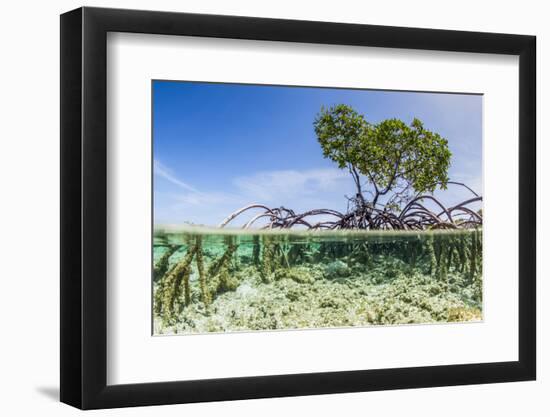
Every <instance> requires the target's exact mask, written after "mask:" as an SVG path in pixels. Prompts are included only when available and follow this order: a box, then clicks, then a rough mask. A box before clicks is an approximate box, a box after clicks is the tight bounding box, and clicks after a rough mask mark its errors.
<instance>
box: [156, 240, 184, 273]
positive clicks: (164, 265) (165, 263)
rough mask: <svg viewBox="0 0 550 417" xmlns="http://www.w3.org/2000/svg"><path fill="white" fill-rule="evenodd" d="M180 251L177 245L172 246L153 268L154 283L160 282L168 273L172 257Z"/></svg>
mask: <svg viewBox="0 0 550 417" xmlns="http://www.w3.org/2000/svg"><path fill="white" fill-rule="evenodd" d="M178 249H179V247H178V246H176V245H171V246H169V247H168V249H166V251H165V252H164V253H163V254H162V256H161V258H160V259H159V260H158V261H157V263H156V264H155V266H154V268H153V281H155V282H156V281H158V280H159V279H160V278H162V277H163V276H164V274H166V272H168V268H169V266H170V257H171V256H172V255H173V254H174V253H176V251H177V250H178Z"/></svg>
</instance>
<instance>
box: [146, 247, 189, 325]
mask: <svg viewBox="0 0 550 417" xmlns="http://www.w3.org/2000/svg"><path fill="white" fill-rule="evenodd" d="M196 251H197V247H196V246H192V247H189V248H188V252H187V254H186V255H185V257H184V258H183V260H182V261H181V262H179V263H178V264H177V265H176V266H175V267H174V268H173V269H172V270H171V271H170V273H168V274H167V275H165V276H164V277H163V278H162V279H161V280H160V282H159V287H158V288H157V291H156V293H155V300H154V301H155V312H156V313H157V315H159V316H161V317H162V319H163V321H164V322H169V321H170V320H171V319H172V318H174V317H175V315H176V314H177V312H178V310H179V307H180V300H181V295H182V292H183V293H184V300H185V303H186V304H189V302H190V300H191V297H190V288H189V276H190V274H191V262H192V261H193V257H194V256H195V253H196Z"/></svg>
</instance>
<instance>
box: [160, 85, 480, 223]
mask: <svg viewBox="0 0 550 417" xmlns="http://www.w3.org/2000/svg"><path fill="white" fill-rule="evenodd" d="M339 103H344V104H348V105H350V106H352V107H354V108H355V109H356V110H357V111H358V112H360V113H362V114H364V115H365V118H366V119H367V121H369V122H371V123H376V122H379V121H381V120H384V119H387V118H399V119H402V120H403V121H405V122H406V123H410V122H411V121H412V119H413V118H414V117H417V118H419V119H420V120H422V121H423V122H424V126H425V127H426V128H428V129H430V130H433V131H435V132H437V133H439V134H440V135H441V136H443V137H445V138H446V139H447V140H448V141H449V148H450V149H451V152H452V153H453V156H452V159H451V167H450V170H449V177H450V178H451V179H452V180H454V181H459V182H465V183H467V184H468V185H469V186H470V187H472V188H473V189H474V190H475V191H476V192H478V193H482V191H483V190H482V189H481V187H482V180H481V172H482V159H481V157H482V156H481V154H482V96H479V95H459V94H441V93H417V92H395V91H376V90H349V89H335V88H307V87H279V86H260V85H242V84H215V83H193V82H178V81H176V82H172V81H153V157H154V222H155V224H156V225H160V224H164V225H166V224H181V223H184V222H191V223H195V224H205V225H217V224H219V223H220V222H221V221H222V220H223V219H224V218H225V217H226V216H227V215H228V214H229V213H231V212H232V211H234V210H236V209H238V208H239V207H241V206H244V205H247V204H250V203H262V204H266V205H268V206H272V207H279V206H285V207H288V208H292V209H294V210H295V211H297V212H299V211H305V210H310V209H314V208H331V209H336V210H340V211H345V210H346V206H347V200H346V198H345V195H350V196H351V195H353V190H354V187H353V181H352V179H351V177H350V176H349V174H348V173H347V172H346V171H343V170H339V169H338V168H337V166H336V165H335V164H334V163H333V162H332V161H330V160H328V159H324V158H323V155H322V152H321V148H320V146H319V144H318V142H317V139H316V137H315V133H314V131H313V120H314V118H315V115H316V114H317V113H318V112H319V110H320V108H321V106H323V105H324V106H331V105H334V104H339ZM436 195H437V196H438V197H439V198H440V199H442V200H443V201H444V202H445V203H447V204H449V205H451V204H453V203H458V202H460V201H461V200H464V199H466V198H468V197H469V194H468V193H467V192H466V191H464V190H462V189H461V188H459V187H453V186H450V187H449V189H448V190H446V191H442V192H439V191H438V192H436ZM243 220H244V219H243ZM241 223H242V222H241ZM237 225H239V224H235V226H237Z"/></svg>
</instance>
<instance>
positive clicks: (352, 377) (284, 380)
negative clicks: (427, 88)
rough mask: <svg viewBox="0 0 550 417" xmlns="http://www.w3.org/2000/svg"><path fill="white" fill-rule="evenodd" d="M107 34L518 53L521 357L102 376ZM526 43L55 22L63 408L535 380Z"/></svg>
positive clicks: (195, 18)
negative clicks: (302, 370)
mask: <svg viewBox="0 0 550 417" xmlns="http://www.w3.org/2000/svg"><path fill="white" fill-rule="evenodd" d="M108 32H132V33H147V34H162V35H174V36H178V35H186V36H199V37H215V38H236V39H254V40H266V41H286V42H305V43H320V44H333V45H357V46H371V47H383V48H404V49H421V50H441V51H456V52H477V53H490V54H507V55H516V56H519V103H518V112H519V132H518V138H519V155H518V158H519V271H518V273H519V293H518V297H519V329H518V330H519V358H518V359H519V360H518V361H513V362H494V363H477V364H465V365H460V364H457V365H445V366H427V367H426V366H424V367H410V368H396V369H376V370H356V371H343V372H324V373H308V374H291V375H272V376H255V377H239V378H224V379H208V380H198V381H177V382H162V383H142V384H130V385H112V386H109V385H107V383H106V375H107V332H106V330H107V311H106V310H107V309H106V307H107V304H106V300H107V274H106V266H107V259H106V258H107V253H106V246H107V180H108V178H107V129H106V128H107V111H106V93H107V87H106V85H107V72H106V55H107V54H106V46H107V40H106V39H107V33H108ZM535 45H536V38H535V37H534V36H524V35H510V34H494V33H478V32H461V31H448V30H431V29H414V28H403V27H387V26H371V25H358V24H341V23H324V22H312V21H295V20H279V19H265V18H251V17H233V16H217V15H200V14H186V13H171V12H153V11H136V10H120V9H103V8H88V7H84V8H79V9H77V10H73V11H71V12H68V13H65V14H63V15H61V54H60V56H61V309H60V315H61V382H60V383H61V401H62V402H64V403H67V404H70V405H72V406H75V407H78V408H81V409H95V408H111V407H124V406H143V405H156V404H174V403H190V402H201V401H218V400H237V399H250V398H264V397H282V396H298V395H313V394H328V393H343V392H357V391H375V390H388V389H400V388H421V387H434V386H449V385H464V384H481V383H496V382H507V381H525V380H534V379H535V376H536V314H535V311H536V304H535V302H536V277H535V272H536V267H535V265H536V262H535V261H536V259H535V257H536V250H535V249H536V203H535V200H536V194H535V193H536V189H535V188H536V187H535V184H536V164H535V161H536V158H535V156H536V145H535V121H536V120H535V117H536V116H535V108H536V91H535V87H536V81H535V79H536V77H535V75H536V74H535V66H536V65H535V62H536V57H535V53H536V52H535V50H536V47H535Z"/></svg>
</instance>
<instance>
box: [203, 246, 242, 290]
mask: <svg viewBox="0 0 550 417" xmlns="http://www.w3.org/2000/svg"><path fill="white" fill-rule="evenodd" d="M237 247H238V246H237V245H236V244H235V243H234V242H233V241H232V240H231V241H229V242H228V246H227V249H226V250H225V252H224V254H223V255H222V256H221V257H220V258H219V259H217V260H215V261H214V262H213V263H212V265H211V266H210V268H209V273H208V276H209V277H210V282H209V284H210V294H211V295H212V296H213V295H215V294H218V293H221V292H224V291H229V290H233V289H235V288H236V285H237V282H236V279H234V278H232V277H231V274H230V273H229V267H230V265H231V260H232V258H233V255H234V254H235V252H236V251H237Z"/></svg>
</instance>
